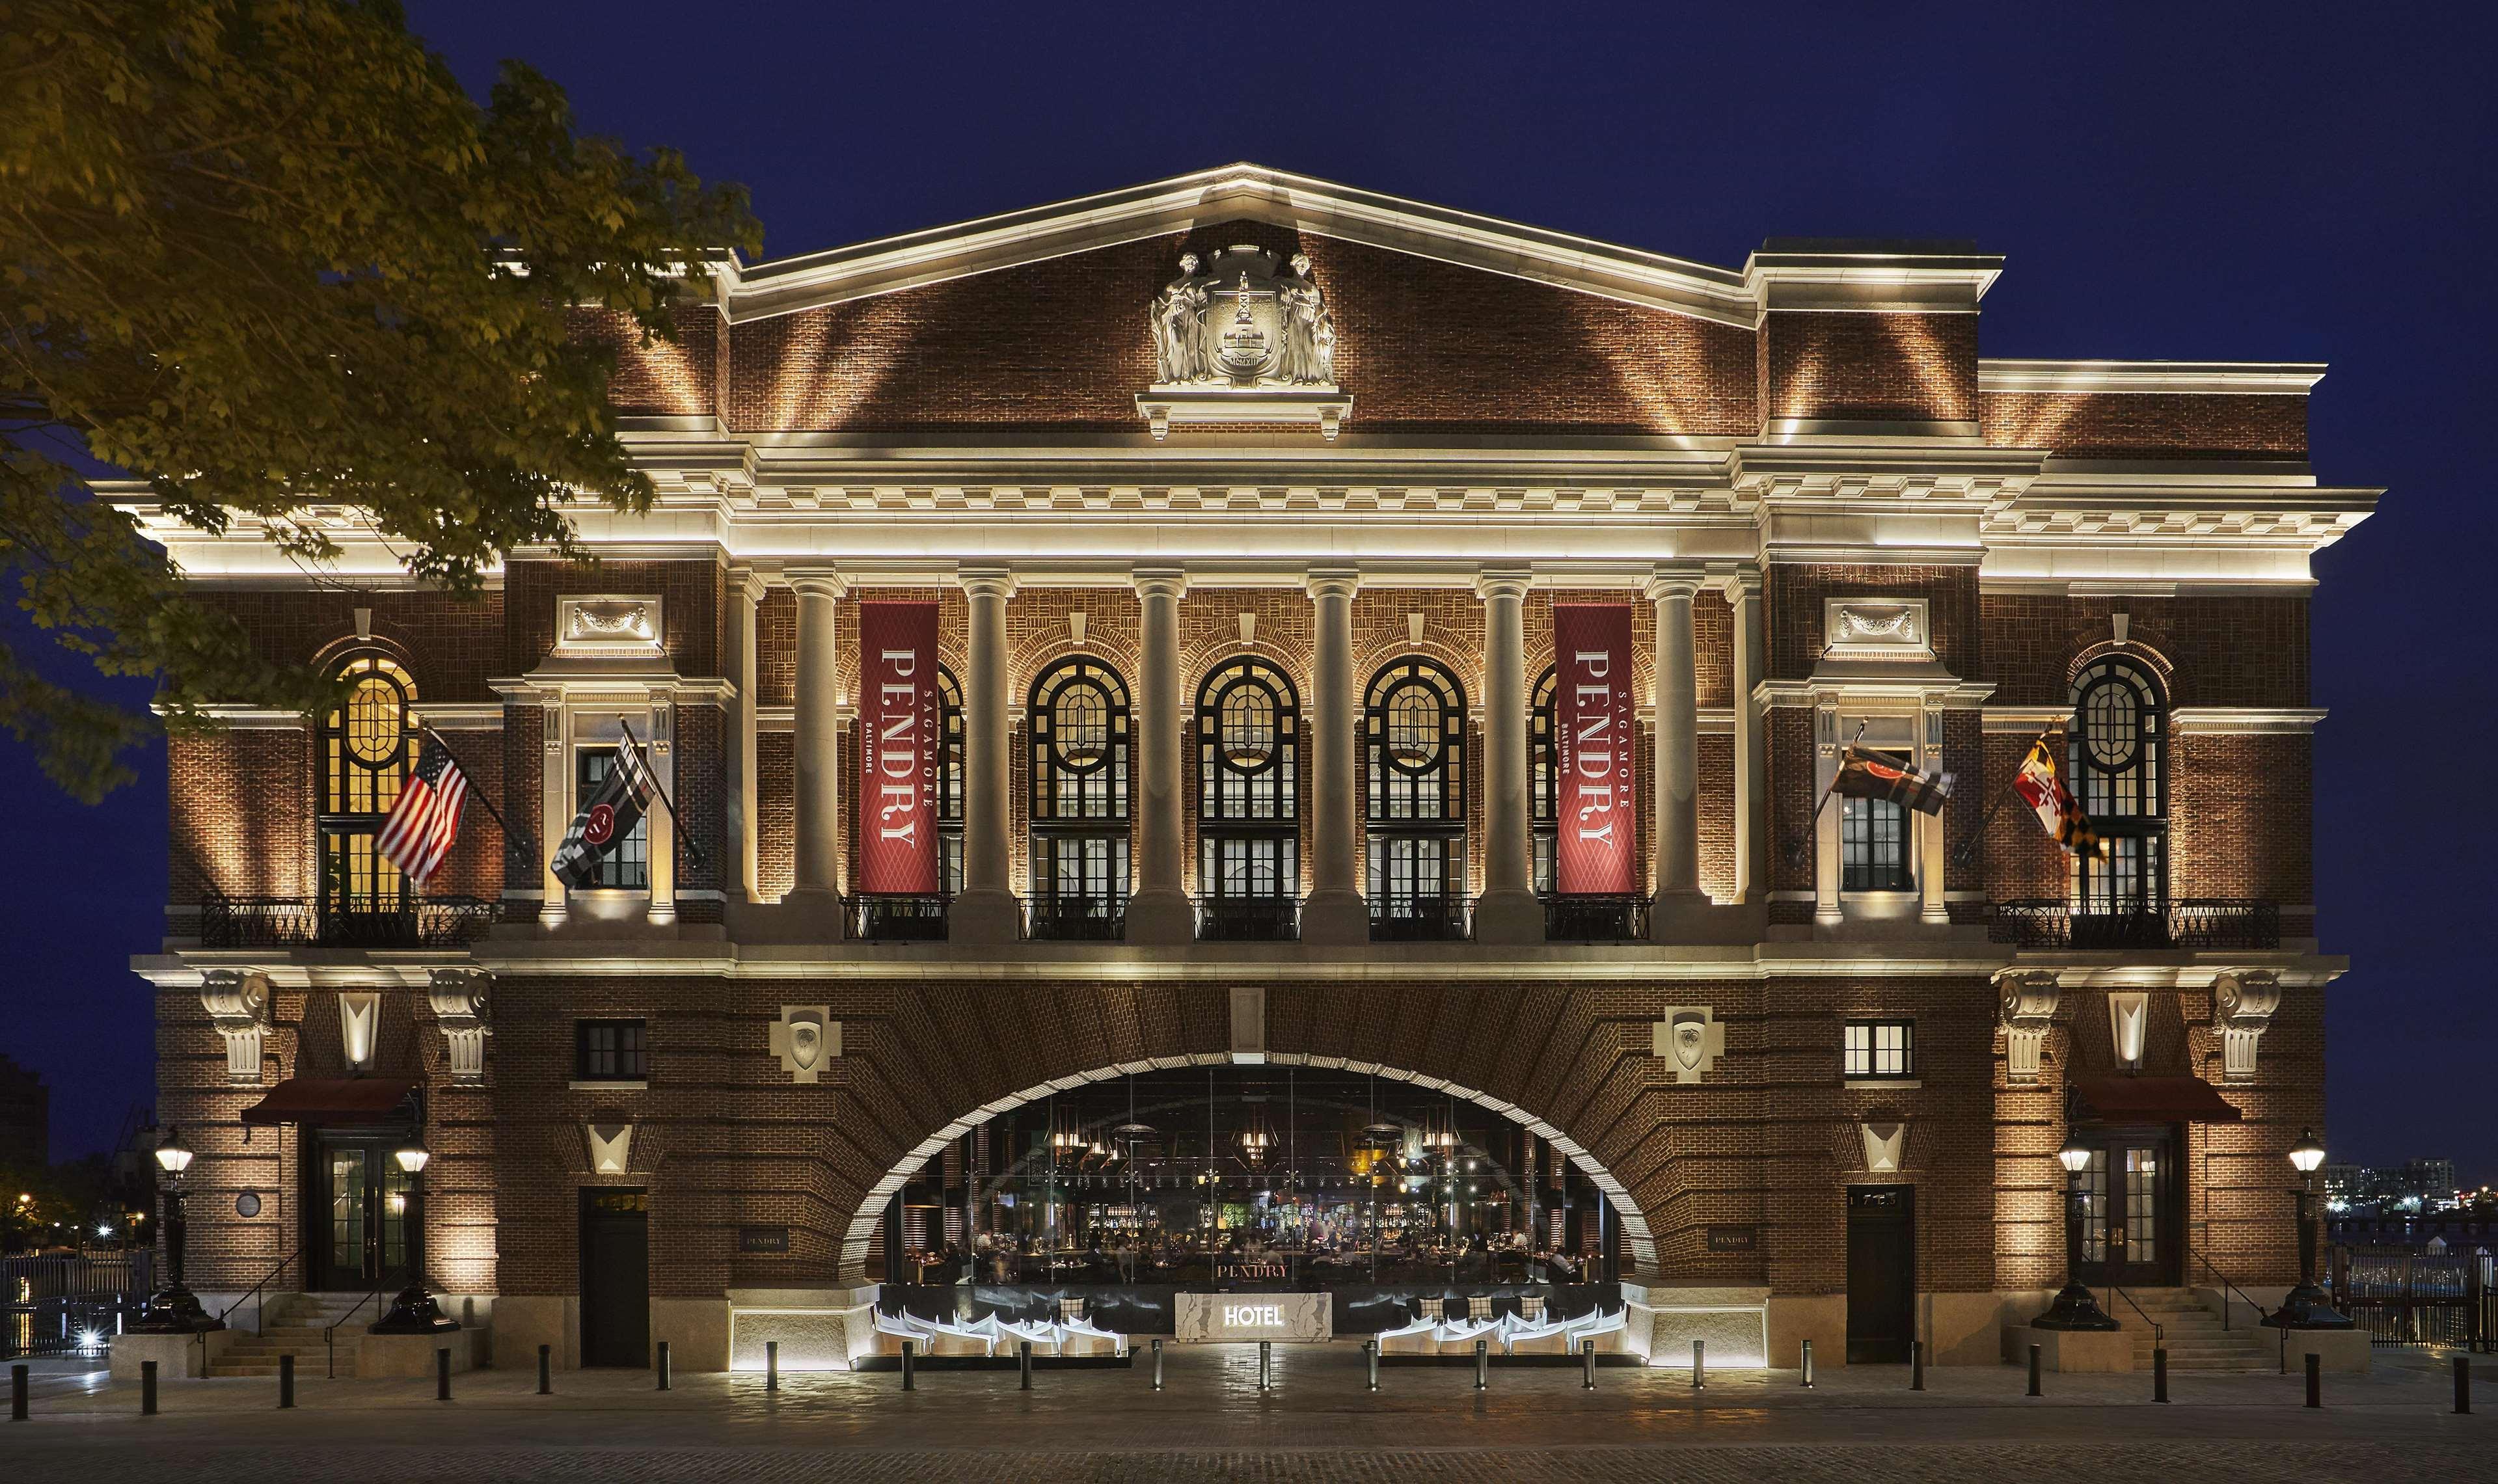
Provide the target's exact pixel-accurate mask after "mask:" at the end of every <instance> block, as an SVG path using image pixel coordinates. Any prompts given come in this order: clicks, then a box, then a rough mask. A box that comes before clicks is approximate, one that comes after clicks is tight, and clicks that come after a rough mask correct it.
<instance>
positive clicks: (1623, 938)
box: [1544, 894, 1648, 943]
mask: <svg viewBox="0 0 2498 1484" xmlns="http://www.w3.org/2000/svg"><path fill="white" fill-rule="evenodd" d="M1544 940H1545V941H1546V942H1548V943H1640V942H1646V941H1647V940H1648V899H1647V898H1645V897H1635V896H1625V897H1599V896H1593V895H1590V896H1566V897H1565V896H1561V895H1559V894H1555V895H1553V896H1550V897H1547V898H1545V899H1544Z"/></svg>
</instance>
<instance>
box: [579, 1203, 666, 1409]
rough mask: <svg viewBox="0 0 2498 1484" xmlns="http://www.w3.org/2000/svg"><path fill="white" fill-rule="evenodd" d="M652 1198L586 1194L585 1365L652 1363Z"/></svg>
mask: <svg viewBox="0 0 2498 1484" xmlns="http://www.w3.org/2000/svg"><path fill="white" fill-rule="evenodd" d="M649 1213H650V1197H649V1195H648V1194H647V1193H646V1192H644V1191H641V1190H620V1189H616V1188H613V1187H608V1186H601V1187H598V1188H593V1189H588V1190H584V1191H582V1192H581V1363H582V1364H583V1365H584V1366H631V1367H637V1368H638V1367H647V1366H648V1365H650V1363H651V1227H650V1214H649Z"/></svg>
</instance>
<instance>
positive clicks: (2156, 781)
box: [2066, 658, 2168, 913]
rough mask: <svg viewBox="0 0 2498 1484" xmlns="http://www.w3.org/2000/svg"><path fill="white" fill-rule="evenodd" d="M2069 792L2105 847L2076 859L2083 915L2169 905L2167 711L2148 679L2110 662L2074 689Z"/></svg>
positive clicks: (2127, 663)
mask: <svg viewBox="0 0 2498 1484" xmlns="http://www.w3.org/2000/svg"><path fill="white" fill-rule="evenodd" d="M2066 742H2067V746H2066V752H2067V754H2068V767H2069V772H2070V774H2071V782H2072V788H2073V791H2074V793H2075V795H2076V796H2077V797H2078V798H2079V799H2080V801H2081V805H2082V807H2083V809H2084V810H2085V811H2087V812H2088V813H2089V814H2090V816H2091V824H2092V827H2093V828H2094V829H2096V830H2098V833H2099V836H2100V837H2102V838H2103V839H2105V840H2106V841H2107V842H2108V850H2107V854H2106V855H2105V856H2104V857H2102V856H2098V855H2094V854H2090V853H2084V854H2082V855H2080V856H2078V857H2076V858H2075V860H2074V867H2073V871H2074V891H2075V895H2076V897H2077V898H2078V899H2079V902H2080V907H2081V910H2082V911H2084V912H2087V913H2131V912H2157V911H2162V910H2163V909H2164V908H2165V907H2166V906H2167V898H2168V880H2167V875H2168V868H2167V839H2168V795H2167V769H2166V750H2165V749H2166V742H2167V706H2166V704H2165V702H2164V700H2163V699H2162V695H2161V692H2160V687H2159V684H2158V682H2157V681H2156V680H2154V679H2152V677H2151V675H2150V673H2149V672H2148V671H2146V670H2144V669H2143V668H2142V667H2141V666H2139V665H2137V664H2135V663H2134V662H2133V661H2131V660H2128V659H2117V658H2109V659H2102V660H2098V661H2097V662H2095V663H2093V664H2092V665H2091V666H2090V667H2089V668H2087V669H2085V670H2084V671H2083V672H2082V674H2081V677H2080V679H2077V680H2076V681H2075V682H2074V685H2073V728H2072V732H2071V734H2070V736H2069V737H2068V738H2067V739H2066Z"/></svg>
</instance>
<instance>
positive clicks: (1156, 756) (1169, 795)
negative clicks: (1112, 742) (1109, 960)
mask: <svg viewBox="0 0 2498 1484" xmlns="http://www.w3.org/2000/svg"><path fill="white" fill-rule="evenodd" d="M1136 584H1137V606H1138V608H1139V609H1141V610H1142V613H1141V619H1142V622H1141V624H1140V627H1139V635H1140V638H1141V641H1142V643H1141V657H1140V659H1139V661H1138V666H1139V668H1138V673H1137V785H1138V786H1137V890H1136V894H1135V895H1134V896H1132V897H1130V898H1129V899H1128V941H1129V942H1131V943H1185V942H1189V941H1191V940H1192V939H1193V938H1195V937H1196V935H1197V919H1196V915H1195V913H1194V912H1192V911H1191V910H1190V907H1189V901H1188V889H1187V886H1186V884H1185V883H1186V878H1185V877H1184V876H1183V875H1182V874H1181V865H1182V862H1183V860H1184V858H1185V856H1186V853H1187V842H1186V837H1185V831H1184V829H1183V826H1184V824H1185V818H1184V809H1183V807H1182V804H1183V800H1182V797H1181V794H1180V788H1181V784H1180V778H1181V768H1180V737H1179V733H1180V719H1181V702H1180V673H1179V600H1180V595H1181V594H1182V593H1184V592H1186V591H1188V578H1187V576H1186V574H1184V573H1182V572H1179V571H1177V570H1176V569H1172V568H1144V567H1139V568H1137V572H1136Z"/></svg>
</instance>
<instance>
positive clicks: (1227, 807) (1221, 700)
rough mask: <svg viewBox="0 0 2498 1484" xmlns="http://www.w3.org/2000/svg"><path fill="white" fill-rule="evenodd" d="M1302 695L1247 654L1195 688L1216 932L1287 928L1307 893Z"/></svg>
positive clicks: (1201, 819) (1203, 826) (1200, 804)
mask: <svg viewBox="0 0 2498 1484" xmlns="http://www.w3.org/2000/svg"><path fill="white" fill-rule="evenodd" d="M1300 728H1301V704H1300V696H1299V694H1298V693H1297V692H1296V691H1295V690H1294V689H1293V682H1292V680H1291V679H1288V678H1287V677H1286V676H1285V675H1284V673H1283V672H1282V671H1280V670H1278V669H1276V668H1275V667H1274V666H1273V665H1270V664H1268V663H1267V662H1266V661H1265V660H1263V659H1258V658H1254V657H1244V658H1240V659H1235V660H1233V661H1231V662H1230V663H1228V664H1224V665H1221V666H1218V667H1216V669H1215V670H1214V672H1213V673H1212V674H1211V675H1208V676H1207V677H1206V678H1205V683H1204V684H1202V685H1201V686H1199V687H1198V692H1197V827H1198V828H1197V840H1198V868H1197V879H1198V895H1199V896H1200V897H1201V898H1202V899H1204V902H1205V915H1204V922H1205V924H1206V925H1207V927H1206V931H1207V934H1208V935H1209V936H1219V937H1241V936H1257V937H1280V936H1289V935H1290V932H1289V931H1288V930H1289V928H1290V925H1291V921H1292V915H1291V910H1290V909H1291V904H1292V902H1293V900H1294V899H1295V898H1296V897H1297V896H1298V895H1299V891H1300V880H1301V867H1300V817H1301V815H1300Z"/></svg>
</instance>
